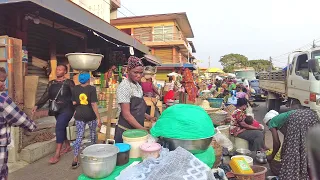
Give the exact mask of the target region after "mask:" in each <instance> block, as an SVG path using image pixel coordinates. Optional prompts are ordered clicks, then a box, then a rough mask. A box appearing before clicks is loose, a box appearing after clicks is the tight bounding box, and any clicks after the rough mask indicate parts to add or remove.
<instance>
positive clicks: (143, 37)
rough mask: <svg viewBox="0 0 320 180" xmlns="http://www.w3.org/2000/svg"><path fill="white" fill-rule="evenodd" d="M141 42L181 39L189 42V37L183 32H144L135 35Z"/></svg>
mask: <svg viewBox="0 0 320 180" xmlns="http://www.w3.org/2000/svg"><path fill="white" fill-rule="evenodd" d="M133 36H134V37H135V38H136V39H137V40H139V41H140V42H169V41H181V40H183V41H184V42H185V43H186V44H188V41H187V39H186V38H185V37H184V36H183V34H182V33H161V34H150V33H144V34H139V35H133Z"/></svg>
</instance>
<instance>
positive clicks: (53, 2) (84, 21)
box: [0, 0, 149, 54]
mask: <svg viewBox="0 0 320 180" xmlns="http://www.w3.org/2000/svg"><path fill="white" fill-rule="evenodd" d="M22 2H32V3H34V4H36V5H39V6H41V7H43V8H45V9H48V10H50V11H52V12H54V13H56V14H59V15H61V16H64V17H66V18H68V19H70V20H72V21H74V22H77V23H79V24H81V25H83V26H86V27H87V28H89V29H92V30H94V31H97V32H99V33H101V34H104V35H106V36H108V37H110V38H113V39H115V40H117V41H119V42H121V43H124V44H127V45H129V46H132V47H134V48H135V49H137V50H138V51H141V52H142V53H145V54H148V53H149V48H148V47H147V46H145V45H143V44H142V43H140V42H139V41H137V40H136V39H134V38H132V37H131V36H129V35H128V34H126V33H124V32H122V31H120V30H118V29H117V28H116V27H114V26H112V25H110V24H109V23H107V22H106V21H104V20H102V19H100V18H99V17H97V16H95V15H94V14H92V13H90V12H89V11H86V10H85V9H83V8H81V7H80V6H78V5H77V4H75V3H73V2H71V1H70V0H0V6H2V5H6V4H13V3H22Z"/></svg>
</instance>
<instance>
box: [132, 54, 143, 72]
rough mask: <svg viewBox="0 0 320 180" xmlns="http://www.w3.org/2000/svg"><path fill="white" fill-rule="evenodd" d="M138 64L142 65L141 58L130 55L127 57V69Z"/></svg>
mask: <svg viewBox="0 0 320 180" xmlns="http://www.w3.org/2000/svg"><path fill="white" fill-rule="evenodd" d="M139 66H143V63H142V61H141V59H140V58H138V57H136V56H130V57H129V59H128V69H133V68H136V67H139Z"/></svg>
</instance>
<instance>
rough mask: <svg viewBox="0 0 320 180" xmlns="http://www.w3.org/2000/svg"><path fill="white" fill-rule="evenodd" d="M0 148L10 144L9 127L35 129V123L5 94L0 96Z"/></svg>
mask: <svg viewBox="0 0 320 180" xmlns="http://www.w3.org/2000/svg"><path fill="white" fill-rule="evenodd" d="M0 112H1V114H0V146H7V145H9V144H10V142H11V137H10V132H11V126H19V127H21V128H24V129H26V130H29V131H33V130H34V129H35V128H36V125H35V123H34V122H33V121H32V120H31V119H29V118H28V117H27V115H26V114H25V113H24V112H23V111H21V110H20V109H19V107H18V106H17V105H16V104H15V103H14V102H13V101H12V100H11V98H10V97H9V96H8V95H7V94H6V93H1V95H0Z"/></svg>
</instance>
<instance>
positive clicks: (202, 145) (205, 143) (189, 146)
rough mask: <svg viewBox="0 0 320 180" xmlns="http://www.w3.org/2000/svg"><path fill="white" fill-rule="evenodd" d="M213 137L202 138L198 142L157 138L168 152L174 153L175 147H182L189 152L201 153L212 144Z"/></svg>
mask: <svg viewBox="0 0 320 180" xmlns="http://www.w3.org/2000/svg"><path fill="white" fill-rule="evenodd" d="M212 138H213V137H209V138H203V139H199V140H182V139H172V138H163V137H160V138H159V143H160V144H161V145H162V146H163V147H166V148H168V149H169V150H170V151H174V150H175V149H176V148H177V147H179V146H180V147H182V148H184V149H186V150H188V151H189V152H191V153H193V154H195V153H202V152H204V151H206V150H207V149H208V147H209V146H210V144H211V142H212Z"/></svg>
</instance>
